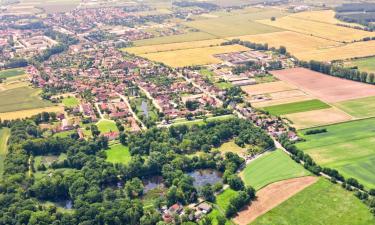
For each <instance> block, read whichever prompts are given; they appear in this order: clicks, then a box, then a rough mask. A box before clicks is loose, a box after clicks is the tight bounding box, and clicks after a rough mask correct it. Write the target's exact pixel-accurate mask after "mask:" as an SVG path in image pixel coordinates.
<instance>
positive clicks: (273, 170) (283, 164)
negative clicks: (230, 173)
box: [241, 149, 310, 190]
mask: <svg viewBox="0 0 375 225" xmlns="http://www.w3.org/2000/svg"><path fill="white" fill-rule="evenodd" d="M307 175H310V173H309V172H308V171H307V170H305V169H304V168H303V167H302V166H301V165H300V164H298V163H296V162H294V161H293V160H292V159H291V158H290V157H289V156H288V155H287V154H286V153H284V152H283V151H282V150H280V149H277V150H276V151H273V152H267V153H265V154H264V155H262V156H261V157H259V158H257V159H255V160H254V161H253V162H250V164H248V165H247V166H246V168H245V169H244V171H242V173H241V176H242V179H243V180H244V182H245V184H247V185H251V186H253V187H254V188H255V189H256V190H259V189H261V188H262V187H264V186H266V185H268V184H271V183H274V182H276V181H281V180H286V179H290V178H295V177H302V176H307Z"/></svg>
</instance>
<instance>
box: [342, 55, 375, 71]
mask: <svg viewBox="0 0 375 225" xmlns="http://www.w3.org/2000/svg"><path fill="white" fill-rule="evenodd" d="M347 65H348V66H357V67H358V69H359V70H360V71H367V72H375V57H368V58H362V59H354V60H352V61H349V62H348V63H347Z"/></svg>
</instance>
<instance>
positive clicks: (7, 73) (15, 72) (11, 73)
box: [0, 68, 25, 79]
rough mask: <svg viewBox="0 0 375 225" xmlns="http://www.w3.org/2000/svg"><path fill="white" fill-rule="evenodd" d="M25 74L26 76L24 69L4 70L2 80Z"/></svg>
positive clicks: (0, 73)
mask: <svg viewBox="0 0 375 225" xmlns="http://www.w3.org/2000/svg"><path fill="white" fill-rule="evenodd" d="M23 74H25V70H24V69H22V68H16V69H9V70H3V71H0V79H3V78H9V77H15V76H19V75H23Z"/></svg>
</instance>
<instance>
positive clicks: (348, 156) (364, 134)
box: [297, 118, 375, 188]
mask: <svg viewBox="0 0 375 225" xmlns="http://www.w3.org/2000/svg"><path fill="white" fill-rule="evenodd" d="M374 126H375V119H374V118H371V119H363V120H357V121H351V122H346V123H340V124H335V125H331V126H324V128H326V129H327V131H328V132H326V133H321V134H315V135H303V133H304V132H305V131H306V130H302V131H301V132H300V133H301V134H302V137H303V138H304V139H306V142H301V143H298V144H297V147H299V148H300V149H301V150H303V151H305V152H306V153H308V154H309V155H311V157H313V159H314V160H315V161H316V162H317V163H318V164H320V165H322V166H328V167H331V168H335V169H337V170H339V172H340V173H342V174H343V175H344V176H345V177H347V178H348V177H353V178H356V179H358V180H359V182H361V183H363V184H364V185H365V186H366V187H368V188H371V187H372V188H374V187H375V172H374V171H375V164H374V163H373V162H374V161H375V150H374V148H373V146H374V144H375V138H374V135H373V134H374Z"/></svg>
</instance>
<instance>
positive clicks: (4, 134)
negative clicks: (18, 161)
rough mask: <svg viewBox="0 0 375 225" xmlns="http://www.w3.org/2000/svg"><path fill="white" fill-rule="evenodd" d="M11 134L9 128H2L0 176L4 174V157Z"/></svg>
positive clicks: (0, 133) (0, 136)
mask: <svg viewBox="0 0 375 225" xmlns="http://www.w3.org/2000/svg"><path fill="white" fill-rule="evenodd" d="M9 135H10V130H9V129H8V128H2V129H0V178H1V177H2V175H3V169H4V159H5V156H6V154H7V140H8V137H9Z"/></svg>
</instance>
